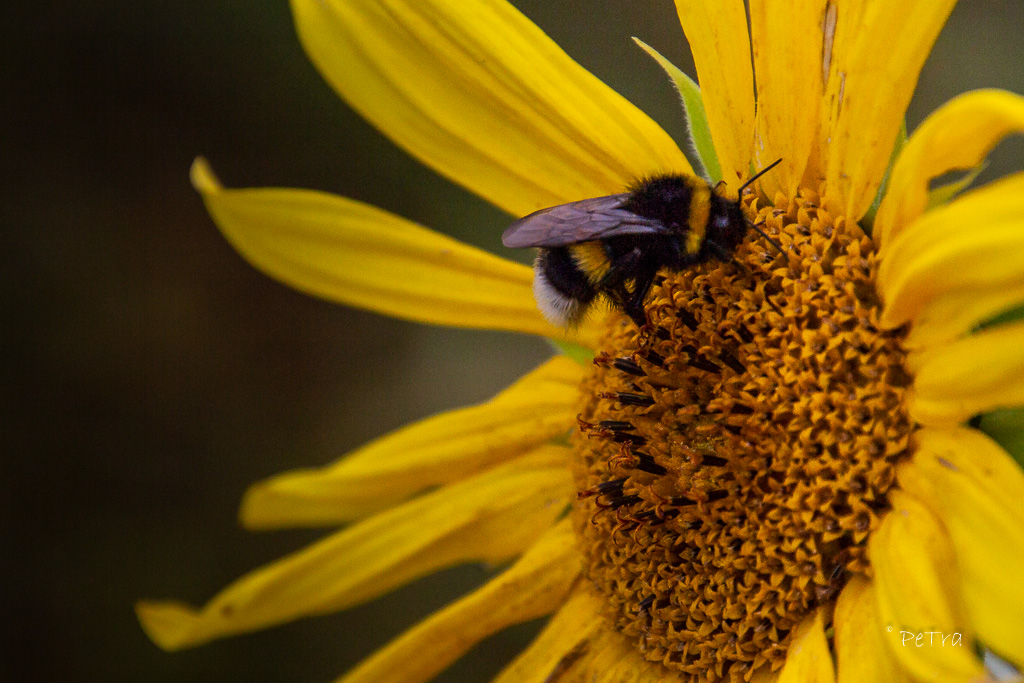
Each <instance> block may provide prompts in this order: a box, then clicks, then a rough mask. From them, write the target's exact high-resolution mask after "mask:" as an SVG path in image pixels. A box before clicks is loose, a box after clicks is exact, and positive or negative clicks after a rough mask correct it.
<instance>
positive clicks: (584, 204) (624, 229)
mask: <svg viewBox="0 0 1024 683" xmlns="http://www.w3.org/2000/svg"><path fill="white" fill-rule="evenodd" d="M628 198H629V194H628V193H627V194H613V195H611V196H608V197H594V198H593V199H584V200H582V201H578V202H572V203H571V204H561V205H559V206H553V207H551V208H550V209H541V210H540V211H535V212H533V213H531V214H530V215H529V216H524V217H523V218H520V219H519V220H517V221H516V222H515V223H513V224H512V225H510V226H508V229H507V230H505V232H504V234H502V236H501V243H502V244H504V245H505V246H506V247H513V248H516V247H562V246H565V245H567V244H576V243H577V242H587V241H589V240H598V239H603V238H605V237H612V236H613V235H637V234H641V233H656V232H666V231H667V228H665V226H664V225H662V224H661V223H660V222H659V221H655V220H651V219H649V218H644V217H643V216H638V215H636V214H635V213H633V212H631V211H626V210H625V209H623V208H621V207H622V205H623V204H624V203H625V201H626V200H627V199H628Z"/></svg>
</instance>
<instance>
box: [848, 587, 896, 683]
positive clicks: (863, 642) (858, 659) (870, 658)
mask: <svg viewBox="0 0 1024 683" xmlns="http://www.w3.org/2000/svg"><path fill="white" fill-rule="evenodd" d="M833 623H834V624H835V629H836V635H835V642H836V660H837V662H838V667H836V669H837V677H836V680H837V681H838V682H839V683H904V682H905V681H909V680H910V678H909V676H907V673H906V672H905V671H904V670H903V669H902V668H900V666H899V664H898V663H897V661H896V659H895V657H894V656H893V652H892V648H894V647H901V644H900V635H899V633H897V632H896V630H895V629H893V630H892V631H886V628H885V625H884V624H883V623H882V619H881V617H880V616H879V614H878V604H877V601H876V599H875V593H874V588H873V587H872V585H871V582H870V581H868V579H866V578H865V577H863V576H860V575H857V576H854V577H852V578H851V579H850V581H849V582H848V583H847V584H846V586H845V587H843V590H842V592H841V593H840V594H839V600H838V601H837V602H836V612H835V616H834V617H833Z"/></svg>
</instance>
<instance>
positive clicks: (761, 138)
mask: <svg viewBox="0 0 1024 683" xmlns="http://www.w3.org/2000/svg"><path fill="white" fill-rule="evenodd" d="M825 7H826V2H825V0H799V1H797V2H789V3H783V4H780V3H778V2H772V0H754V1H753V2H751V3H750V33H751V42H752V43H753V46H754V73H756V74H757V150H756V153H757V166H758V167H759V168H761V167H764V166H766V165H768V164H770V163H772V162H773V161H775V160H776V159H782V163H781V164H779V166H778V168H777V169H775V170H774V171H772V172H771V173H769V174H767V175H765V177H764V178H763V179H762V180H761V187H762V189H763V190H764V192H765V194H767V195H768V196H769V197H774V196H775V194H776V192H778V191H781V192H783V193H785V194H786V196H787V197H795V196H796V190H797V186H798V185H799V184H800V181H801V178H802V177H803V175H804V169H805V168H806V166H807V162H808V159H809V158H810V156H811V150H812V147H813V146H814V145H815V143H816V142H817V134H818V129H819V127H820V123H819V120H818V107H819V106H820V105H819V103H820V101H821V93H822V87H823V85H824V83H823V80H822V79H821V78H818V77H817V75H818V72H817V71H815V70H814V69H813V66H814V65H815V64H817V63H818V61H819V60H820V59H821V53H822V40H823V37H822V30H823V27H824V19H825ZM808 72H810V74H809V75H808Z"/></svg>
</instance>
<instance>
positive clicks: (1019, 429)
mask: <svg viewBox="0 0 1024 683" xmlns="http://www.w3.org/2000/svg"><path fill="white" fill-rule="evenodd" d="M971 424H972V425H973V426H975V427H976V428H978V429H980V430H981V431H983V432H984V433H985V434H988V435H989V436H990V437H992V439H994V440H995V441H996V442H997V443H998V444H999V445H1000V446H1002V447H1003V448H1004V449H1006V452H1007V453H1009V454H1010V455H1011V456H1013V459H1014V460H1016V461H1017V464H1018V465H1020V466H1021V467H1024V408H1004V409H1001V410H993V411H992V412H991V413H985V414H984V415H980V416H979V417H977V418H975V419H974V420H971Z"/></svg>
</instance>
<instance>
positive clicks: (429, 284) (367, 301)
mask: <svg viewBox="0 0 1024 683" xmlns="http://www.w3.org/2000/svg"><path fill="white" fill-rule="evenodd" d="M192 183H193V184H194V185H195V187H196V189H197V190H199V191H200V192H201V193H202V195H203V200H204V201H205V202H206V207H207V209H208V210H209V211H210V215H211V216H213V219H214V221H215V222H216V223H217V227H219V228H220V229H221V231H222V232H223V233H224V235H225V237H227V238H228V240H229V241H230V242H231V244H232V245H233V246H234V247H235V248H236V249H237V250H238V251H239V253H241V254H242V255H243V256H244V257H245V258H246V259H247V260H248V261H249V262H250V263H252V264H253V265H254V266H256V267H257V268H259V269H260V270H263V271H264V272H266V273H267V274H269V275H271V276H273V277H275V278H277V279H279V280H281V281H283V282H285V283H287V284H289V285H291V286H292V287H295V288H296V289H300V290H302V291H304V292H307V293H309V294H313V295H316V296H320V297H323V298H325V299H329V300H331V301H337V302H339V303H343V304H347V305H350V306H357V307H360V308H366V309H369V310H371V311H376V312H378V313H384V314H386V315H392V316H395V317H399V318H405V319H408V320H416V321H419V322H425V323H433V324H437V325H452V326H455V327H475V328H485V329H496V330H513V331H517V332H527V333H532V334H539V335H543V336H546V337H553V338H563V339H570V340H571V341H572V340H575V341H581V342H582V343H584V344H585V345H589V344H592V343H593V339H595V338H596V335H597V333H596V331H595V330H593V329H591V328H589V327H587V326H586V323H584V325H583V326H581V327H580V329H579V330H577V331H576V332H570V331H567V330H564V329H561V328H557V327H554V326H552V325H551V324H550V323H548V322H547V321H546V320H544V318H543V316H541V314H540V312H539V311H538V310H537V307H536V305H535V303H534V300H533V291H532V280H533V276H532V273H531V270H530V269H529V268H527V267H526V266H523V265H521V264H518V263H513V262H511V261H506V260H505V259H502V258H499V257H497V256H494V255H492V254H488V253H487V252H485V251H482V250H480V249H477V248H475V247H471V246H469V245H467V244H463V243H461V242H459V241H457V240H454V239H452V238H450V237H446V236H444V235H442V234H440V233H437V232H434V231H432V230H427V229H426V228H423V227H421V226H419V225H416V224H414V223H411V222H410V221H407V220H405V219H402V218H399V217H398V216H395V215H393V214H390V213H388V212H387V211H383V210H382V209H377V208H375V207H372V206H369V205H367V204H363V203H361V202H357V201H355V200H352V199H346V198H344V197H338V196H335V195H330V194H326V193H323V192H313V191H310V190H291V189H281V188H265V189H244V190H227V189H224V188H222V187H221V186H220V183H218V182H217V179H216V178H215V177H214V175H213V173H212V172H211V171H210V168H209V167H208V166H207V164H206V162H205V161H204V160H202V159H199V160H197V161H196V163H195V164H194V165H193V167H192Z"/></svg>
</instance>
